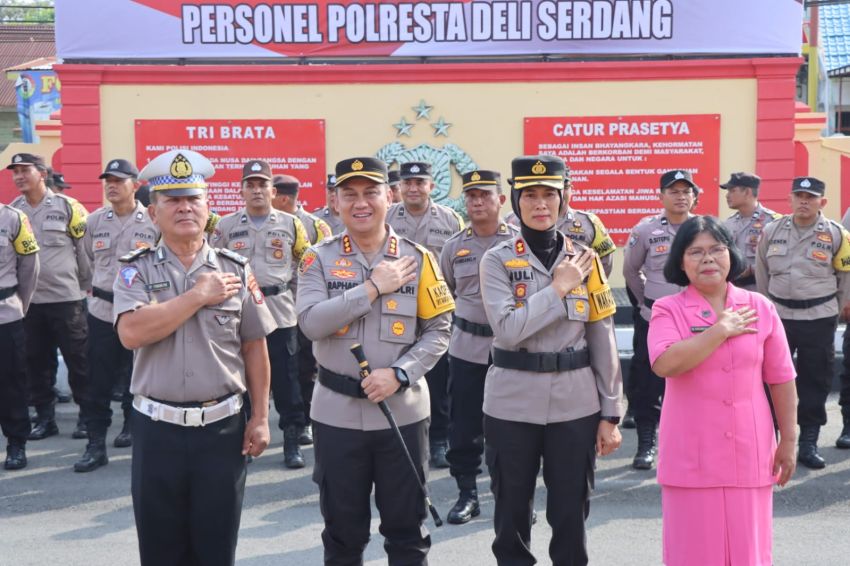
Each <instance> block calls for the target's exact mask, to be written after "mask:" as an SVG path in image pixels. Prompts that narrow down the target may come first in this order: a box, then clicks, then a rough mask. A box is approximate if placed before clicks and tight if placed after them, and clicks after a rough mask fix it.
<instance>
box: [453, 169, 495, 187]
mask: <svg viewBox="0 0 850 566" xmlns="http://www.w3.org/2000/svg"><path fill="white" fill-rule="evenodd" d="M461 182H462V183H463V185H462V189H463V190H464V191H467V190H471V189H483V190H494V191H498V190H499V188H500V185H501V182H502V176H501V175H499V173H498V171H487V170H485V169H476V170H475V171H470V172H468V173H464V174H463V175H461Z"/></svg>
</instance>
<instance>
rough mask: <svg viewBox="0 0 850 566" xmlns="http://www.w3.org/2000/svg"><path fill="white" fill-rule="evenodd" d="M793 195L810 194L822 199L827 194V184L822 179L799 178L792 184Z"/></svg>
mask: <svg viewBox="0 0 850 566" xmlns="http://www.w3.org/2000/svg"><path fill="white" fill-rule="evenodd" d="M791 192H792V193H809V194H812V195H815V196H818V197H822V196H823V195H824V193H825V192H826V184H824V182H823V181H821V180H820V179H815V178H814V177H797V178H796V179H794V182H793V183H791Z"/></svg>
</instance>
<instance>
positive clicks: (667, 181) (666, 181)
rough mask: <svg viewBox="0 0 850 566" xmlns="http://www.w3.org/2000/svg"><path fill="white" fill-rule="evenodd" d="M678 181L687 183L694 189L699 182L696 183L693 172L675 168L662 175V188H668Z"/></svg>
mask: <svg viewBox="0 0 850 566" xmlns="http://www.w3.org/2000/svg"><path fill="white" fill-rule="evenodd" d="M678 181H682V182H685V183H687V184H688V185H690V187H691V188H692V189H696V188H698V187H697V184H696V183H694V177H693V175H691V172H690V171H685V170H684V169H673V170H672V171H667V172H666V173H664V174H663V175H661V188H662V189H666V188H668V187H670V186H671V185H673V183H676V182H678Z"/></svg>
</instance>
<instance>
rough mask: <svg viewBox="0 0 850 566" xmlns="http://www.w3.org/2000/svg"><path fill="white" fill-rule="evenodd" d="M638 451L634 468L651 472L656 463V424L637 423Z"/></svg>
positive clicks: (633, 462)
mask: <svg viewBox="0 0 850 566" xmlns="http://www.w3.org/2000/svg"><path fill="white" fill-rule="evenodd" d="M637 437H638V449H637V454H635V459H634V460H632V467H633V468H634V469H636V470H651V469H652V463H653V462H654V461H655V423H652V422H643V421H638V422H637Z"/></svg>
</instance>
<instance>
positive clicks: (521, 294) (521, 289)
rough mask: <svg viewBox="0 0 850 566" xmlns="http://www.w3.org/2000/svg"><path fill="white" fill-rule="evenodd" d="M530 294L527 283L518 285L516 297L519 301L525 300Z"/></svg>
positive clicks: (515, 288)
mask: <svg viewBox="0 0 850 566" xmlns="http://www.w3.org/2000/svg"><path fill="white" fill-rule="evenodd" d="M527 293H528V287H527V286H526V284H525V283H517V285H516V287H514V296H516V297H517V298H518V299H522V298H525V295H526V294H527Z"/></svg>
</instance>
